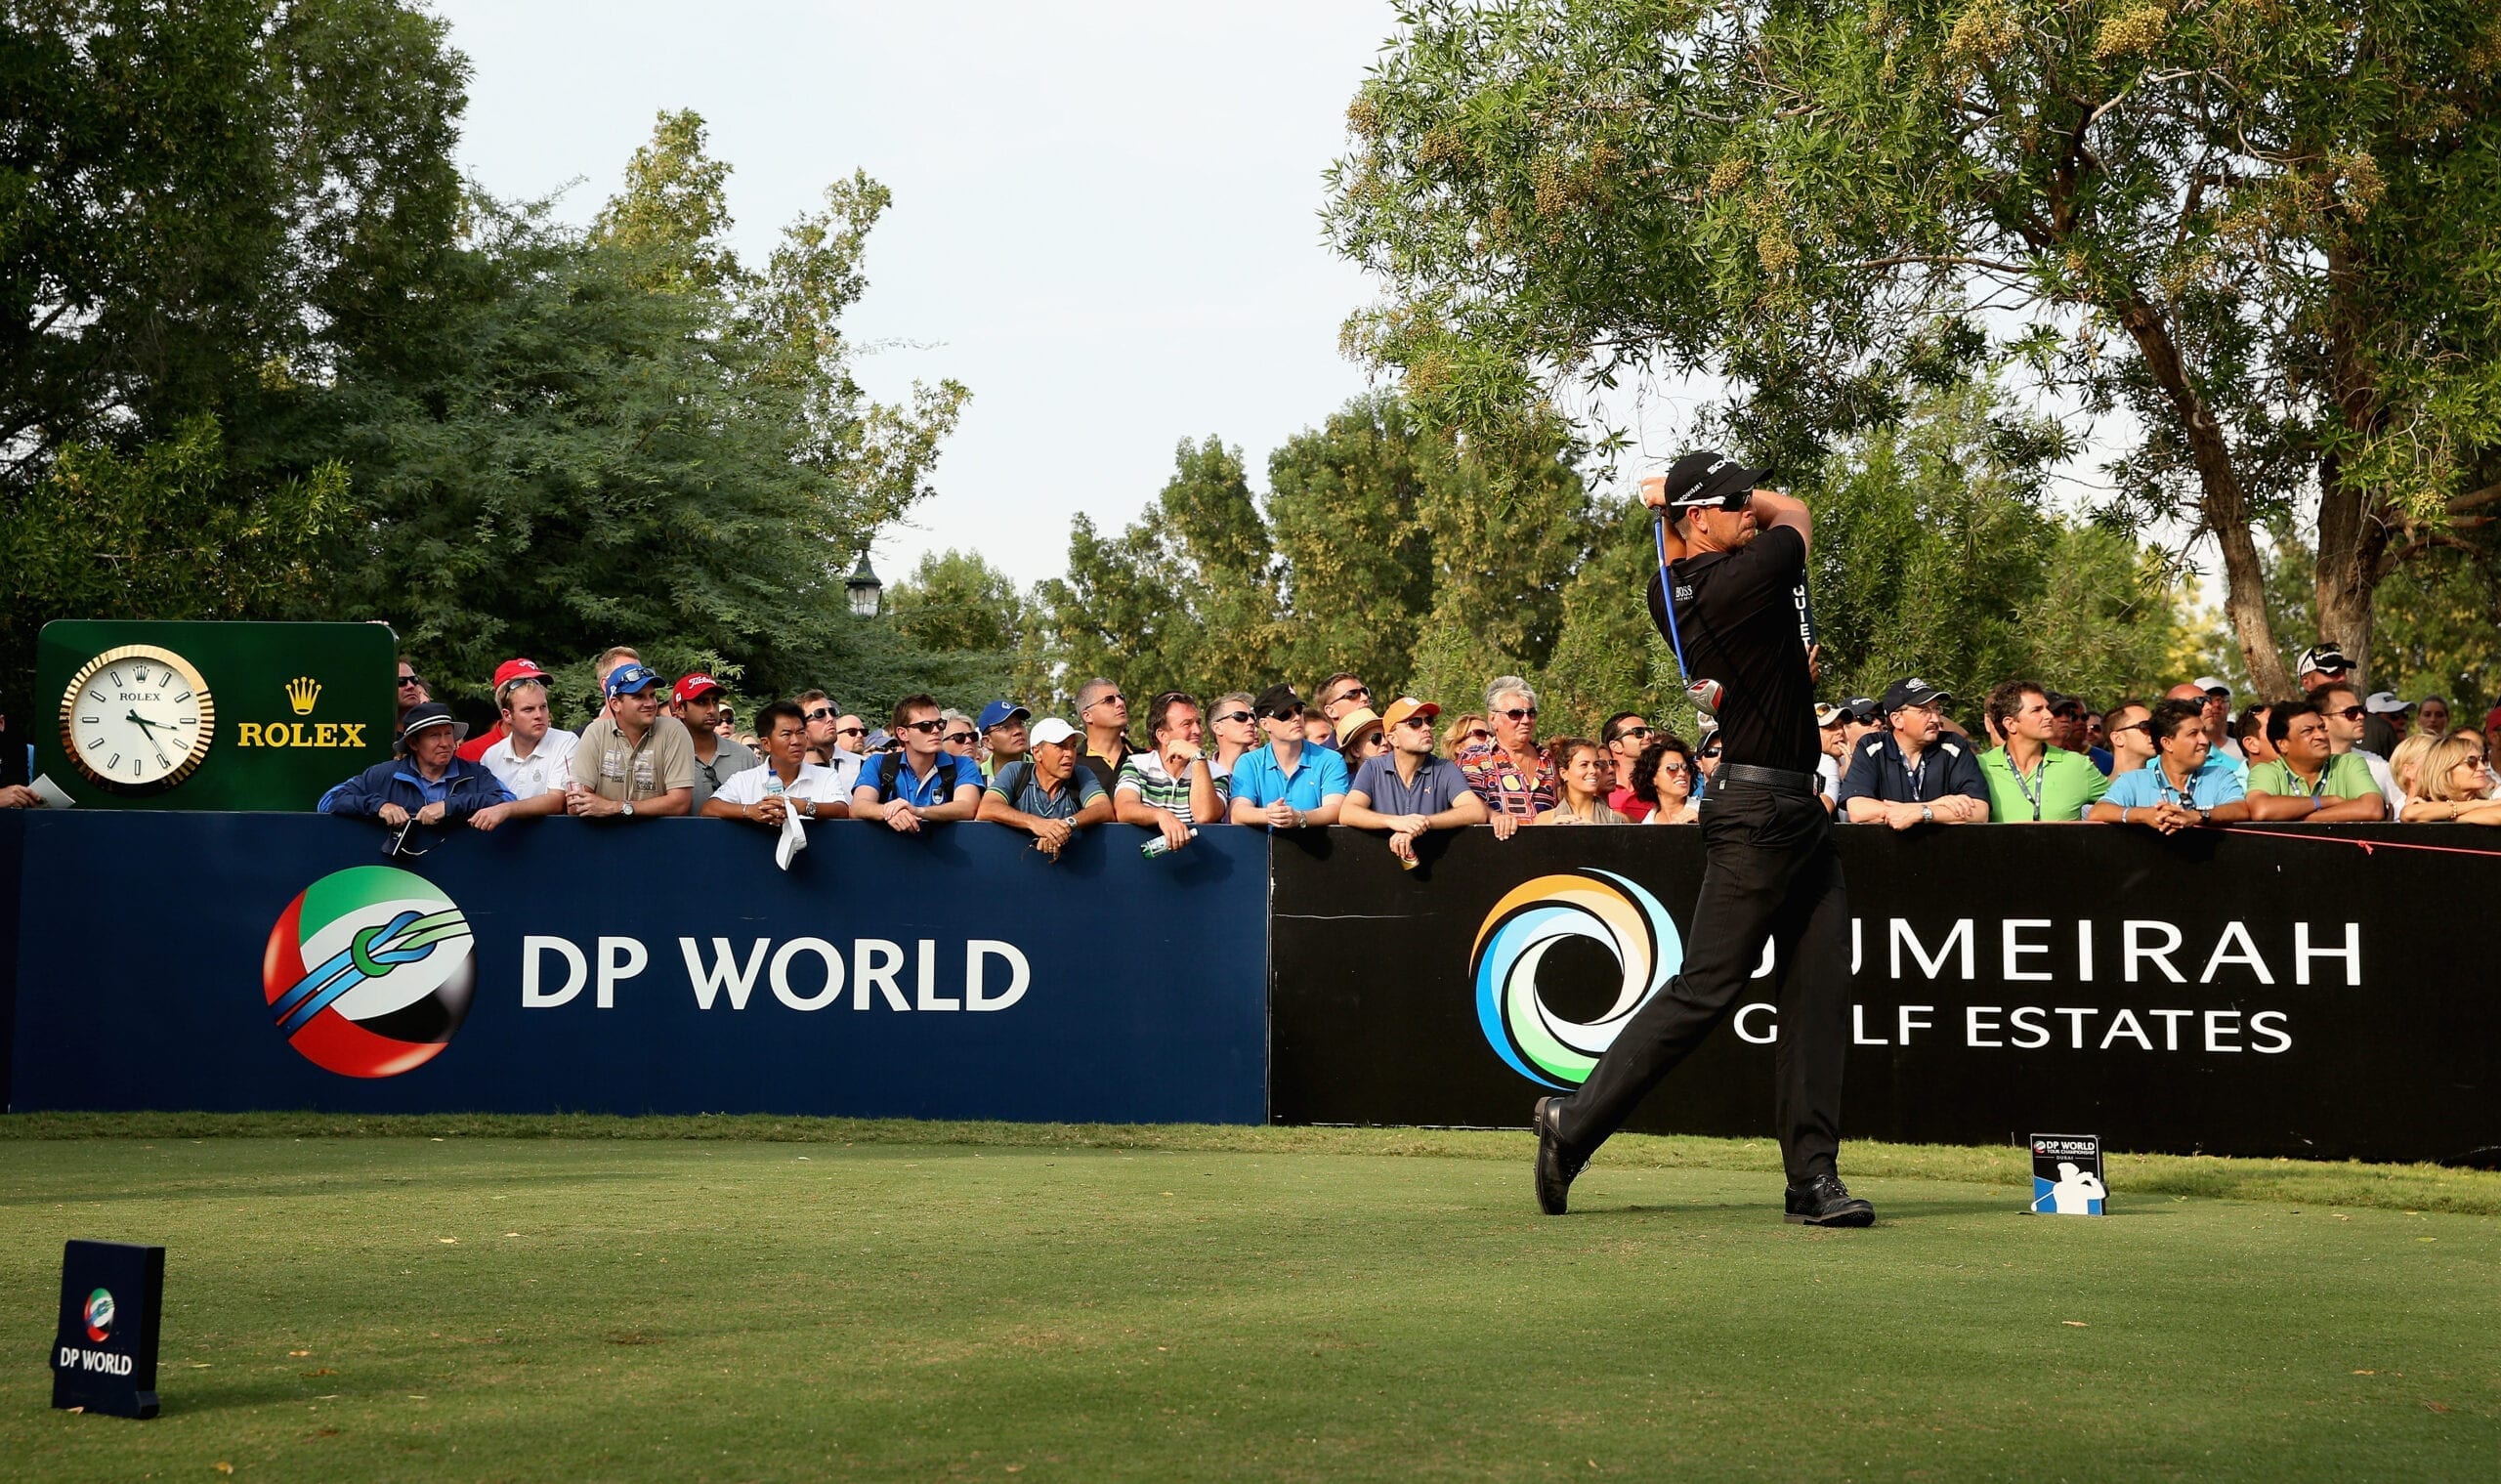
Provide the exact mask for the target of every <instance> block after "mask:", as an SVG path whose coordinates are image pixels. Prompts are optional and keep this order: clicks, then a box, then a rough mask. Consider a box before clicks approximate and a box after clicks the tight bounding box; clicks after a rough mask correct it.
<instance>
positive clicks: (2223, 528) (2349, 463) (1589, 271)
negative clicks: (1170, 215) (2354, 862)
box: [1330, 0, 2501, 685]
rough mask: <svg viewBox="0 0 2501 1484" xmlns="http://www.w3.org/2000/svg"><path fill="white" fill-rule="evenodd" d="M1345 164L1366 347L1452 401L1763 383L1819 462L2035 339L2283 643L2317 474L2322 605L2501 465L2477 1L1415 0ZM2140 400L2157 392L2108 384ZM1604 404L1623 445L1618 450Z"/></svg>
mask: <svg viewBox="0 0 2501 1484" xmlns="http://www.w3.org/2000/svg"><path fill="white" fill-rule="evenodd" d="M1401 15H1402V22H1403V26H1402V31H1401V33H1400V34H1399V35H1398V36H1397V37H1396V38H1395V40H1394V43H1393V45H1392V46H1391V47H1390V49H1389V50H1388V51H1386V52H1385V53H1384V55H1383V58H1382V60H1381V63H1380V64H1379V66H1378V68H1377V69H1376V71H1375V73H1374V75H1373V76H1372V78H1371V79H1370V80H1368V81H1367V82H1366V83H1365V84H1364V86H1363V88H1362V90H1361V91H1360V92H1359V93H1358V94H1357V96H1356V98H1355V99H1354V101H1353V104H1352V105H1351V106H1350V107H1349V109H1348V114H1347V119H1348V124H1349V128H1350V131H1351V134H1352V136H1353V139H1352V144H1351V148H1350V150H1349V152H1348V154H1347V155H1346V157H1345V158H1344V159H1343V160H1341V161H1340V162H1339V164H1338V165H1337V167H1336V169H1335V172H1334V174H1333V177H1332V187H1333V201H1332V205H1331V208H1330V221H1331V226H1332V230H1333V232H1334V233H1335V239H1336V241H1337V243H1338V245H1339V247H1340V248H1341V249H1342V250H1343V251H1344V252H1346V253H1347V254H1348V255H1349V256H1351V257H1353V258H1355V259H1357V260H1358V261H1360V262H1362V263H1363V264H1365V265H1366V266H1367V267H1368V268H1370V269H1372V270H1373V271H1374V272H1375V273H1377V274H1378V275H1379V276H1381V277H1382V278H1383V280H1384V281H1385V282H1386V283H1387V284H1388V286H1389V297H1388V300H1387V302H1385V303H1384V304H1382V305H1381V306H1379V307H1378V308H1377V309H1375V310H1374V311H1372V312H1369V313H1367V314H1365V315H1362V316H1359V317H1357V318H1356V319H1355V320H1354V321H1353V322H1352V323H1350V325H1349V327H1348V340H1349V343H1350V345H1351V346H1352V347H1353V348H1355V349H1357V350H1358V351H1360V352H1362V353H1364V354H1366V355H1368V356H1370V357H1372V358H1374V359H1375V360H1378V361H1379V362H1381V363H1383V364H1387V365H1390V366H1393V367H1395V368H1397V369H1398V370H1399V371H1400V373H1401V374H1402V376H1403V379H1404V383H1405V388H1406V391H1407V393H1408V395H1409V396H1410V397H1411V398H1413V399H1415V400H1416V402H1417V403H1419V405H1420V407H1421V409H1422V410H1423V412H1424V415H1425V416H1426V417H1427V418H1428V419H1429V420H1433V421H1436V422H1449V423H1457V424H1460V425H1464V426H1469V427H1475V428H1484V429H1493V430H1500V429H1504V428H1508V427H1514V426H1517V425H1520V424H1522V423H1524V422H1533V421H1535V420H1537V419H1539V418H1542V417H1544V416H1546V415H1547V408H1546V405H1545V402H1544V398H1545V396H1546V388H1547V386H1548V385H1549V384H1550V383H1551V382H1552V381H1554V380H1556V379H1561V380H1567V381H1576V382H1579V383H1581V384H1584V385H1587V386H1591V387H1596V388H1605V387H1610V386H1613V385H1616V384H1617V383H1618V381H1619V380H1620V379H1621V378H1623V377H1627V376H1638V375H1644V374H1649V373H1652V372H1655V371H1662V370H1664V371H1672V372H1710V373H1716V374H1718V375H1722V376H1725V377H1726V378H1727V379H1728V380H1729V381H1730V382H1731V383H1732V384H1733V390H1732V395H1731V399H1730V401H1729V402H1728V403H1726V404H1725V405H1724V406H1722V407H1721V408H1720V409H1719V416H1718V419H1717V420H1718V421H1719V422H1720V423H1721V424H1722V425H1723V431H1725V432H1727V433H1728V434H1730V435H1731V436H1733V437H1734V438H1735V439H1736V441H1737V442H1739V443H1740V444H1741V445H1744V446H1745V447H1747V448H1748V449H1750V450H1751V451H1753V452H1756V453H1759V454H1763V455H1766V456H1768V457H1770V458H1772V459H1773V460H1774V461H1775V462H1777V463H1778V464H1779V465H1780V466H1781V467H1782V468H1783V469H1784V470H1786V471H1788V472H1789V474H1790V475H1791V477H1792V478H1793V479H1794V480H1796V481H1798V482H1799V483H1806V482H1807V480H1808V477H1809V476H1810V475H1811V472H1812V470H1813V469H1814V467H1815V465H1816V464H1817V463H1818V462H1819V461H1820V460H1821V459H1822V458H1824V457H1827V456H1829V455H1830V454H1831V453H1832V452H1833V451H1834V450H1835V449H1836V448H1837V447H1839V446H1840V443H1841V441H1842V440H1843V439H1844V438H1846V437H1847V436H1849V435H1851V434H1853V433H1855V432H1857V431H1860V430H1864V429H1868V428H1874V427H1881V426H1883V425H1885V424H1887V423H1889V422H1892V421H1895V420H1897V419H1899V418H1900V417H1901V416H1903V415H1904V414H1905V413H1906V412H1907V411H1908V410H1909V409H1910V407H1911V405H1912V404H1913V401H1914V399H1915V398H1916V397H1917V396H1918V395H1919V393H1920V392H1921V390H1922V389H1925V388H1936V387H1942V386H1948V385H1952V384H1954V383H1956V382H1958V381H1960V380H1962V379H1963V378H1964V377H1966V376H1967V375H1969V374H1970V373H1971V370H1972V369H1973V368H1975V367H1977V366H1980V365H1984V364H1988V363H1992V362H2014V363H2019V364H2020V365H2021V366H2022V367H2023V368H2024V370H2025V371H2026V373H2027V374H2028V375H2029V376H2030V377H2031V378H2032V379H2033V383H2034V384H2035V385H2036V386H2038V387H2039V388H2040V389H2042V390H2043V391H2045V392H2054V393H2063V394H2065V395H2067V396H2070V397H2072V398H2073V399H2074V400H2075V402H2076V403H2077V404H2079V405H2081V406H2082V407H2083V408H2084V409H2085V411H2086V412H2087V413H2088V414H2090V415H2093V416H2095V417H2097V418H2098V419H2100V423H2099V426H2100V428H2101V430H2102V431H2103V432H2104V434H2105V435H2108V434H2115V433H2118V432H2119V431H2120V430H2121V429H2122V428H2126V429H2128V430H2130V433H2131V436H2133V438H2134V442H2133V443H2132V444H2131V445H2127V446H2126V447H2125V448H2124V450H2123V452H2122V454H2121V456H2120V458H2119V459H2118V461H2117V465H2116V467H2115V469H2114V470H2113V473H2114V474H2115V475H2116V477H2117V479H2118V481H2119V484H2120V488H2121V494H2122V501H2121V507H2120V511H2119V512H2118V513H2120V514H2123V515H2126V516H2130V517H2139V516H2144V515H2153V514H2168V513H2172V512H2174V511H2184V512H2187V513H2189V514H2191V515H2193V516H2194V518H2195V521H2196V524H2197V525H2198V526H2199V527H2201V528H2202V530H2204V531H2205V532H2206V533H2209V534H2211V535H2213V536H2214V537H2215V539H2216V540H2217V541H2218V543H2219V544H2220V546H2221V549H2222V552H2223V556H2224V569H2225V583H2226V606H2227V609H2228V611H2229V613H2230V615H2231V617H2232V619H2233V621H2234V623H2235V625H2236V627H2237V629H2238V632H2239V637H2240V640H2241V643H2242V645H2243V647H2244V649H2245V650H2246V651H2247V652H2248V653H2249V656H2250V660H2251V663H2252V665H2253V666H2254V667H2257V668H2259V669H2260V670H2261V671H2262V672H2264V673H2266V679H2267V683H2268V684H2269V685H2276V684H2280V683H2281V679H2282V677H2280V676H2279V675H2276V674H2274V673H2272V672H2273V671H2274V669H2275V668H2276V661H2275V658H2274V650H2275V645H2274V639H2273V637H2272V636H2271V634H2270V633H2269V631H2268V624H2267V618H2266V612H2265V606H2264V602H2263V597H2262V595H2261V593H2260V591H2259V588H2260V586H2261V583H2262V580H2263V574H2262V572H2261V562H2260V557H2259V553H2258V550H2257V547H2256V543H2255V542H2254V540H2253V539H2252V538H2251V531H2252V530H2253V528H2254V527H2256V526H2257V525H2258V524H2259V523H2261V522H2262V521H2263V520H2264V519H2265V518H2266V517H2267V516H2268V514H2269V513H2271V512H2281V511H2286V510H2290V509H2291V508H2293V506H2294V505H2295V504H2296V503H2297V502H2298V501H2299V500H2301V499H2302V498H2303V497H2304V495H2305V494H2306V493H2307V492H2309V491H2310V490H2312V489H2315V490H2318V491H2320V492H2321V493H2322V494H2323V496H2324V499H2323V504H2322V508H2321V513H2320V517H2319V521H2318V530H2319V536H2318V543H2319V562H2318V578H2317V582H2318V593H2319V606H2320V609H2321V613H2322V615H2323V616H2322V621H2323V622H2324V623H2326V624H2327V625H2328V626H2330V627H2331V628H2334V629H2337V630H2338V631H2339V633H2338V637H2340V638H2342V639H2343V640H2344V641H2345V642H2346V643H2347V644H2348V645H2349V647H2353V648H2357V649H2364V648H2366V647H2367V645H2368V643H2369V640H2370V623H2371V614H2372V610H2371V605H2370V594H2371V590H2372V588H2373V586H2375V585H2376V584H2377V582H2379V581H2380V580H2381V579H2383V578H2384V577H2386V576H2387V575H2388V573H2389V572H2390V571H2391V570H2393V567H2394V565H2395V563H2396V562H2398V561H2400V560H2402V559H2404V558H2406V557H2409V556H2412V555H2416V554H2419V551H2420V549H2421V548H2420V546H2419V545H2418V544H2417V542H2416V538H2417V537H2419V536H2420V535H2421V534H2423V533H2425V532H2426V531H2433V530H2438V529H2439V528H2440V527H2441V525H2442V524H2443V523H2444V522H2446V521H2449V520H2452V519H2455V518H2457V517H2458V516H2460V515H2461V514H2463V513H2464V512H2466V511H2468V510H2471V509H2475V508H2480V506H2479V504H2478V502H2479V501H2480V502H2481V503H2483V504H2488V503H2491V502H2492V501H2493V500H2495V499H2501V491H2496V489H2495V488H2493V483H2492V481H2493V476H2492V473H2491V471H2490V467H2489V466H2490V452H2491V450H2492V448H2493V447H2494V446H2495V445H2496V444H2501V316H2496V315H2495V314H2494V313H2493V305H2492V298H2491V295H2492V284H2493V283H2494V282H2495V281H2496V269H2501V196H2497V195H2496V194H2495V192H2493V191H2491V189H2490V183H2491V181H2492V180H2493V179H2494V177H2495V166H2496V161H2497V160H2501V109H2496V107H2495V106H2494V104H2495V93H2494V90H2495V87H2496V78H2497V77H2501V67H2496V65H2495V64H2496V62H2501V22H2496V21H2495V20H2494V17H2493V13H2492V11H2491V8H2490V7H2489V6H2488V5H2484V4H2480V3H2477V0H2405V3H2397V4H2389V5H2379V6H2371V7H2365V8H2363V9H2362V10H2360V11H2358V12H2357V11H2355V10H2354V9H2353V7H2351V6H2349V5H2343V4H2337V3H2334V0H2218V3H2215V4H2210V5H2196V6H2182V7H2170V6H2163V5H2149V4H2146V3H2144V0H1982V3H1976V4H1975V3H1971V0H1886V3H1881V4H1875V5H1869V6H1840V7H1835V6H1829V5H1824V4H1817V3H1807V0H1748V3H1743V4H1734V5H1721V6H1705V5H1698V4H1671V5H1662V4H1657V3H1646V0H1595V3H1574V4H1562V3H1558V0H1508V3H1497V4H1492V5H1486V4H1479V3H1475V0H1413V3H1410V4H1408V5H1406V6H1404V7H1403V8H1402V13H1401ZM2122 409H2124V410H2125V411H2126V412H2127V413H2128V414H2129V417H2128V419H2127V421H2126V422H2125V423H2124V424H2123V423H2122V422H2121V421H2119V420H2118V419H2116V418H2113V417H2110V416H2107V415H2106V414H2112V413H2115V412H2118V411H2120V410H2122ZM1608 442H1610V440H1601V443H1602V445H1604V444H1606V443H1608Z"/></svg>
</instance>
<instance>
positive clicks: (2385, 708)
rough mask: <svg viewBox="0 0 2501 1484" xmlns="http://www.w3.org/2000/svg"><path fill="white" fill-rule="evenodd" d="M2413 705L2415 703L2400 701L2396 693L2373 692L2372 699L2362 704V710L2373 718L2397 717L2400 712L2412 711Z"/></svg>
mask: <svg viewBox="0 0 2501 1484" xmlns="http://www.w3.org/2000/svg"><path fill="white" fill-rule="evenodd" d="M2413 705H2414V702H2412V701H2410V700H2401V699H2399V698H2398V696H2397V694H2396V693H2395V691H2373V692H2372V693H2371V695H2370V699H2369V700H2365V701H2363V702H2362V709H2363V710H2365V711H2368V712H2370V713H2371V714H2372V715H2373V716H2395V714H2396V713H2397V712H2399V711H2404V710H2410V709H2412V707H2413Z"/></svg>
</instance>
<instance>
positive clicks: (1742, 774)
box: [1711, 763, 1815, 794]
mask: <svg viewBox="0 0 2501 1484" xmlns="http://www.w3.org/2000/svg"><path fill="white" fill-rule="evenodd" d="M1711 782H1712V783H1713V784H1753V785H1754V786H1755V787H1758V788H1776V789H1778V790H1780V791H1781V792H1783V793H1806V794H1811V793H1813V792H1814V791H1815V775H1814V774H1811V773H1796V772H1792V771H1791V770H1789V769H1787V768H1758V767H1756V766H1755V765H1754V764H1752V763H1721V764H1720V765H1719V772H1718V774H1717V776H1716V777H1714V778H1713V779H1712V780H1711Z"/></svg>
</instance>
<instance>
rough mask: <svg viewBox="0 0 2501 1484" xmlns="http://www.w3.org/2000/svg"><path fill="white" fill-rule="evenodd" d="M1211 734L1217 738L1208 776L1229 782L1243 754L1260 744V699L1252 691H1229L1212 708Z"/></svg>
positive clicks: (1209, 712)
mask: <svg viewBox="0 0 2501 1484" xmlns="http://www.w3.org/2000/svg"><path fill="white" fill-rule="evenodd" d="M1208 736H1210V737H1213V738H1214V739H1215V751H1214V755H1213V756H1211V757H1209V758H1208V777H1209V778H1212V779H1214V780H1215V781H1216V783H1217V784H1225V783H1226V781H1227V780H1228V779H1230V778H1231V777H1232V776H1233V765H1234V763H1236V762H1237V761H1239V760H1240V759H1241V757H1242V754H1243V753H1245V752H1248V751H1250V750H1251V748H1253V747H1255V746H1257V745H1259V737H1260V734H1259V709H1258V698H1257V697H1255V696H1253V695H1251V693H1250V692H1249V691H1227V692H1225V693H1224V694H1223V695H1221V696H1219V697H1217V698H1216V699H1215V701H1214V703H1213V704H1211V705H1209V706H1208Z"/></svg>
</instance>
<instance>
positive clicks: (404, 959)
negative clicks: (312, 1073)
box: [261, 866, 477, 1077]
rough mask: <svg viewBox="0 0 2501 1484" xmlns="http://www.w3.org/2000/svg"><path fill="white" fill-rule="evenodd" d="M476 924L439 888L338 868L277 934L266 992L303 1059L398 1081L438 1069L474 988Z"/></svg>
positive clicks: (387, 871)
mask: <svg viewBox="0 0 2501 1484" xmlns="http://www.w3.org/2000/svg"><path fill="white" fill-rule="evenodd" d="M470 947H471V939H470V933H469V919H468V918H467V917H464V916H462V915H461V912H460V909H459V908H458V907H457V906H455V905H454V904H453V902H452V900H451V899H450V898H449V897H446V896H445V895H444V894H443V891H442V889H441V888H440V887H437V886H436V885H435V884H434V883H433V882H431V881H428V880H427V879H425V878H424V877H423V876H419V875H414V874H411V873H410V872H408V871H404V870H401V869H396V868H394V867H389V866H358V867H352V868H350V869H346V870H335V871H332V872H331V873H330V874H328V875H326V876H323V877H322V878H321V879H320V880H318V881H316V882H314V883H313V884H312V885H310V886H308V887H306V888H304V890H303V891H302V892H300V893H298V894H297V896H296V898H295V900H294V901H293V902H290V903H288V904H287V908H286V911H285V912H281V913H279V914H278V919H277V923H276V926H274V927H272V928H271V929H270V941H269V949H268V952H267V953H266V954H265V955H264V956H263V958H262V962H261V991H262V994H263V995H264V996H267V998H268V1000H269V1008H270V1017H271V1020H272V1022H273V1023H274V1024H275V1025H276V1029H277V1033H278V1034H279V1035H280V1036H283V1037H285V1038H286V1042H287V1044H288V1045H291V1046H293V1047H294V1048H295V1049H296V1050H297V1051H298V1052H301V1053H302V1054H303V1056H304V1058H305V1059H306V1060H307V1061H310V1062H312V1063H313V1064H314V1065H316V1066H318V1067H321V1068H324V1069H326V1070H328V1071H331V1072H336V1073H338V1074H339V1075H340V1076H342V1077H397V1076H399V1075H400V1074H401V1073H403V1072H405V1071H408V1070H409V1069H410V1068H413V1067H418V1066H422V1065H424V1064H425V1063H426V1062H429V1061H432V1060H433V1059H434V1058H435V1056H436V1055H437V1054H438V1053H440V1052H441V1051H442V1050H443V1048H444V1047H445V1046H446V1045H448V1044H450V1042H451V1038H452V1037H453V1036H454V1035H455V1034H456V1033H458V1031H459V1030H460V1024H461V1022H462V1021H464V1020H467V1019H468V1018H469V1002H470V1000H471V998H472V997H473V996H474V995H475V993H476V990H477V965H476V964H475V963H474V962H473V961H472V959H471V955H470Z"/></svg>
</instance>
